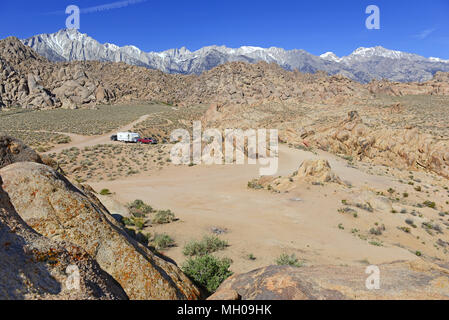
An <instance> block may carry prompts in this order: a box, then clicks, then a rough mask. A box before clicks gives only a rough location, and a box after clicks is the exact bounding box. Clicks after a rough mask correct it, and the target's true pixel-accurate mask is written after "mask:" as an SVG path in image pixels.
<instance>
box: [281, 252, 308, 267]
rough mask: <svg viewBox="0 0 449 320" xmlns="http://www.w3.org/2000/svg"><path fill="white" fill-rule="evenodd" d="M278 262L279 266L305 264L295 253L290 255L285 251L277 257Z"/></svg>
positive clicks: (299, 265)
mask: <svg viewBox="0 0 449 320" xmlns="http://www.w3.org/2000/svg"><path fill="white" fill-rule="evenodd" d="M276 264H277V265H278V266H292V267H301V266H302V265H303V264H302V263H301V262H300V261H299V260H298V258H297V257H296V255H295V254H291V255H288V254H286V253H283V254H281V255H280V256H279V258H277V260H276Z"/></svg>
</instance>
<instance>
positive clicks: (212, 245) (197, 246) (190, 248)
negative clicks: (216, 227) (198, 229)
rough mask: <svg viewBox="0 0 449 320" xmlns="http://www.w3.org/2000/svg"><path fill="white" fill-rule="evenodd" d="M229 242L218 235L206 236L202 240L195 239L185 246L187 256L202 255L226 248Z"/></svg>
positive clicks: (184, 252)
mask: <svg viewBox="0 0 449 320" xmlns="http://www.w3.org/2000/svg"><path fill="white" fill-rule="evenodd" d="M228 246H229V245H228V242H227V241H225V240H221V239H220V238H218V237H216V236H204V237H203V239H202V240H200V241H197V240H193V241H190V242H189V243H187V244H186V245H185V247H184V250H183V254H184V255H185V256H189V257H192V256H202V255H206V254H209V253H213V252H216V251H220V250H224V249H225V248H226V247H228Z"/></svg>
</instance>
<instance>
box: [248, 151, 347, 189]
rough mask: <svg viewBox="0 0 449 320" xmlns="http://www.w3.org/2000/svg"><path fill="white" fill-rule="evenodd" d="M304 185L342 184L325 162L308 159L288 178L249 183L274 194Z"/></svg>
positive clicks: (272, 177) (266, 177)
mask: <svg viewBox="0 0 449 320" xmlns="http://www.w3.org/2000/svg"><path fill="white" fill-rule="evenodd" d="M304 183H307V184H309V183H310V184H315V185H323V184H325V183H336V184H342V185H343V184H344V182H343V181H342V180H341V179H340V178H339V177H338V176H337V175H336V174H335V173H334V172H333V171H332V168H331V166H330V164H329V162H328V161H327V160H324V159H317V160H314V159H310V160H305V161H303V162H302V163H301V165H300V166H299V168H298V170H296V171H295V172H293V173H292V174H291V175H290V176H279V177H274V176H264V177H261V178H259V179H258V180H256V181H252V182H250V183H249V186H250V187H253V188H256V189H258V188H260V187H263V188H266V189H268V190H270V191H274V192H289V191H291V190H293V189H296V188H298V187H300V186H301V185H303V184H304ZM251 184H252V185H251Z"/></svg>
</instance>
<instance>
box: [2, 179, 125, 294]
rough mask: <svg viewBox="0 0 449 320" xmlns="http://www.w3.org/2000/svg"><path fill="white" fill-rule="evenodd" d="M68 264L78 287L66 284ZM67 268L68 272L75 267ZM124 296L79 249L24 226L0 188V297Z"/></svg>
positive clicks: (106, 275)
mask: <svg viewBox="0 0 449 320" xmlns="http://www.w3.org/2000/svg"><path fill="white" fill-rule="evenodd" d="M0 183H1V178H0ZM69 266H70V267H71V268H74V266H76V267H77V268H78V271H79V280H80V281H79V289H78V288H72V286H71V285H70V284H74V283H73V282H71V281H70V279H69V278H68V276H69V275H68V274H66V271H67V267H69ZM71 268H69V269H68V270H69V273H70V270H72V271H71V272H73V270H76V268H75V269H71ZM67 283H69V286H67ZM127 298H128V297H127V296H126V293H125V292H124V291H123V289H122V288H121V287H120V285H119V284H118V283H117V282H116V281H115V280H114V279H113V278H112V277H111V276H110V275H109V274H107V273H106V272H104V271H103V270H102V269H101V268H100V266H99V265H98V263H97V262H96V261H95V260H93V259H92V258H91V257H90V256H89V255H88V254H87V253H86V252H85V251H84V250H83V249H81V248H79V247H77V246H74V245H73V244H70V243H64V242H59V243H57V242H54V241H51V240H50V239H48V238H46V237H43V236H42V235H39V234H38V233H36V232H35V231H34V230H33V229H31V228H30V227H29V226H27V225H26V224H25V223H24V221H23V220H22V219H21V218H20V217H19V215H18V214H17V212H16V210H15V209H14V207H13V206H12V204H11V202H10V199H9V197H8V195H7V194H6V192H4V191H3V190H2V188H1V187H0V300H23V299H58V300H66V299H67V300H78V299H79V300H81V299H83V300H84V299H105V300H110V299H127Z"/></svg>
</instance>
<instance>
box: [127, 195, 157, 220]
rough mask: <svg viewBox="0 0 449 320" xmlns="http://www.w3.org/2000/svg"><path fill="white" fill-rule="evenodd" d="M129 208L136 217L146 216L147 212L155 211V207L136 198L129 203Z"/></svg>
mask: <svg viewBox="0 0 449 320" xmlns="http://www.w3.org/2000/svg"><path fill="white" fill-rule="evenodd" d="M128 210H129V212H130V213H131V214H132V215H133V216H134V217H139V218H142V217H145V215H146V214H148V213H150V212H153V208H152V207H151V206H149V205H147V204H146V203H145V202H143V201H142V200H139V199H137V200H134V201H133V202H131V203H128Z"/></svg>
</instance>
